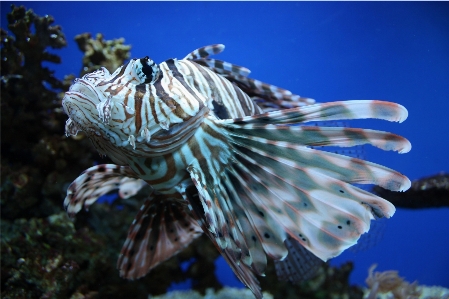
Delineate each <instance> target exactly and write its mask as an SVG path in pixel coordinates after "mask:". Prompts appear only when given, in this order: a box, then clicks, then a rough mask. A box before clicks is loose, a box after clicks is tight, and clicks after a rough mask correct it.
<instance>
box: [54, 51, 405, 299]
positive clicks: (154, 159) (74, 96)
mask: <svg viewBox="0 0 449 299" xmlns="http://www.w3.org/2000/svg"><path fill="white" fill-rule="evenodd" d="M223 49H224V45H220V44H217V45H211V46H206V47H203V48H199V49H197V50H195V51H193V52H191V53H190V54H188V55H187V56H186V57H185V58H184V59H181V60H177V59H168V60H166V61H164V62H162V63H160V64H157V63H155V62H154V61H153V60H151V59H150V58H149V57H145V58H141V59H132V60H130V61H129V62H128V63H126V64H124V65H123V66H121V67H119V68H118V69H117V70H116V71H115V72H114V73H112V74H111V73H110V72H109V71H108V70H107V69H106V68H101V69H99V70H97V71H95V72H93V73H89V74H86V75H85V76H83V77H82V78H81V79H77V80H75V81H74V83H73V85H72V86H71V87H70V90H69V91H68V92H66V94H65V97H64V99H63V102H62V105H63V108H64V111H65V112H66V113H67V115H68V116H69V119H68V120H67V123H66V135H67V136H69V135H76V134H77V132H78V131H83V132H84V133H85V134H86V135H87V136H88V137H89V139H90V140H91V141H92V143H93V145H94V146H95V148H96V149H97V150H98V152H99V153H100V154H101V155H108V156H109V157H110V158H111V159H112V161H113V162H114V163H116V164H117V165H114V164H103V165H97V166H94V167H91V168H89V169H87V170H86V171H84V172H83V173H82V174H81V175H80V176H79V177H78V178H77V179H76V180H75V181H74V182H73V183H72V184H71V185H70V186H69V188H68V191H67V197H66V199H65V201H64V207H65V209H66V210H67V212H68V213H69V215H71V216H73V215H74V214H75V213H77V212H78V211H79V210H80V209H81V208H82V207H84V208H86V209H87V208H88V207H89V206H90V205H91V204H92V203H94V202H95V201H96V200H97V199H98V198H99V197H100V196H101V195H103V194H105V193H106V192H108V191H110V190H111V189H113V188H114V186H119V185H120V184H121V182H123V179H124V178H126V179H127V181H126V182H125V183H127V184H135V185H134V187H135V188H134V189H135V190H136V188H137V189H138V188H140V187H141V185H139V183H138V182H139V181H144V182H146V183H147V184H149V185H150V186H151V188H152V192H151V194H150V195H149V196H148V199H146V201H145V203H144V204H143V206H142V207H141V209H140V210H139V212H138V214H137V216H136V218H135V219H134V221H133V222H132V223H131V227H130V228H129V231H128V236H127V238H126V241H125V243H124V245H123V248H122V250H121V253H120V256H119V258H118V262H117V268H118V269H119V271H120V275H121V276H122V277H124V278H127V279H136V278H139V277H142V276H144V275H146V274H147V273H148V272H149V271H150V270H151V269H152V268H154V267H155V266H156V265H158V264H159V263H161V262H162V261H164V260H166V259H168V258H170V257H172V256H173V255H175V254H176V253H178V252H179V251H180V250H182V249H183V248H185V247H186V246H187V245H188V244H190V243H191V242H192V241H193V240H194V239H195V238H197V237H198V236H199V235H200V234H201V233H203V232H204V233H205V234H206V235H207V236H208V237H209V238H210V239H211V240H212V242H213V243H214V244H215V246H216V247H217V248H218V250H219V251H220V253H221V254H222V256H223V257H224V258H225V260H226V261H227V262H228V264H229V265H230V266H231V268H232V270H233V271H234V273H235V274H236V275H237V277H238V278H239V279H240V280H241V281H242V282H243V283H244V284H245V285H246V286H247V287H249V288H250V289H251V290H252V292H253V293H254V295H255V296H256V298H262V293H261V288H260V286H259V282H258V280H257V278H256V275H264V271H265V268H266V266H267V256H268V257H270V258H272V259H274V260H275V264H276V268H277V272H278V275H279V276H280V278H283V279H288V280H292V281H293V280H296V279H301V278H303V277H304V276H307V273H308V270H309V269H310V268H313V265H314V262H313V261H314V259H317V260H322V261H327V260H328V259H330V258H332V257H335V256H338V255H339V254H340V253H341V252H343V251H344V250H345V249H347V248H349V247H350V246H352V245H354V244H356V243H357V240H358V239H359V237H360V236H361V234H363V233H365V232H367V231H368V230H369V228H370V221H371V220H372V219H377V218H381V217H387V218H389V217H391V216H392V215H393V214H394V212H395V208H394V206H393V205H392V204H391V203H390V202H388V201H386V200H384V199H383V198H381V197H378V196H376V195H374V194H371V193H369V192H367V191H365V190H363V189H361V188H358V187H356V186H354V185H353V184H354V183H357V184H375V185H379V186H382V187H384V188H386V189H389V190H394V191H404V190H406V189H408V188H409V187H410V181H409V179H408V178H407V177H406V176H404V175H402V174H400V173H398V172H396V171H394V170H392V169H389V168H386V167H384V166H381V165H377V164H374V163H371V162H367V161H364V160H361V159H358V158H354V157H348V156H345V155H340V154H336V153H331V152H327V151H323V150H319V149H318V148H317V147H321V146H338V147H351V146H358V145H362V144H371V145H373V146H375V147H378V148H380V149H383V150H394V151H398V152H399V153H405V152H408V151H409V150H410V149H411V144H410V142H409V141H408V140H407V139H405V138H403V137H401V136H398V135H395V134H392V133H388V132H383V131H377V130H368V129H359V128H344V127H324V126H314V125H309V126H307V125H305V123H307V122H314V121H333V120H342V119H347V120H351V119H365V118H378V119H383V120H388V121H397V122H402V121H404V120H405V119H406V118H407V115H408V112H407V110H406V109H405V108H404V107H403V106H401V105H399V104H396V103H391V102H384V101H375V100H354V101H339V102H330V103H322V104H315V102H314V100H312V99H309V98H304V97H300V96H298V95H295V94H292V93H291V92H290V91H288V90H285V89H282V88H279V87H276V86H273V85H270V84H267V83H263V82H261V81H258V80H255V79H251V78H249V77H248V75H249V70H248V69H246V68H244V67H241V66H238V65H234V64H231V63H228V62H224V61H220V60H215V59H211V58H209V56H210V55H212V54H218V53H220V52H222V51H223ZM131 189H132V188H131ZM311 261H312V262H311ZM310 265H312V266H310Z"/></svg>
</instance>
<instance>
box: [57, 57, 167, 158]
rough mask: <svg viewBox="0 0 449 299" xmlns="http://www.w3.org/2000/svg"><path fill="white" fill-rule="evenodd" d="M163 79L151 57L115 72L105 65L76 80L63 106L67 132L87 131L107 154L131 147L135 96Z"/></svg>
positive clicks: (135, 60) (73, 133) (67, 93)
mask: <svg viewBox="0 0 449 299" xmlns="http://www.w3.org/2000/svg"><path fill="white" fill-rule="evenodd" d="M158 78H159V66H158V65H157V64H156V63H155V62H154V61H153V60H151V59H150V58H148V57H144V58H141V59H132V60H130V61H129V62H128V63H126V64H124V65H122V66H120V67H119V68H118V69H117V70H116V71H115V72H113V73H112V74H111V73H110V72H109V71H108V70H107V69H106V68H104V67H102V68H100V69H99V70H97V71H94V72H92V73H88V74H86V75H84V76H83V77H82V78H80V79H76V80H75V81H74V83H73V84H72V85H71V86H70V89H69V91H67V92H66V93H65V96H64V98H63V100H62V106H63V109H64V111H65V113H66V114H67V115H68V116H69V119H68V120H67V122H66V127H65V129H66V135H67V136H70V135H76V134H77V133H78V131H83V132H84V133H85V134H86V135H87V136H88V137H89V139H90V140H91V141H92V142H93V144H94V146H95V147H96V148H97V150H98V151H99V152H100V154H103V155H110V149H111V148H113V147H116V148H120V147H124V146H128V145H129V144H130V143H129V136H130V135H132V134H133V133H134V132H133V129H135V128H133V124H134V117H135V111H134V109H133V107H134V104H133V103H134V98H136V97H138V93H139V92H140V91H139V86H140V90H141V89H142V88H146V87H145V85H149V84H153V83H154V82H155V81H156V80H157V79H158Z"/></svg>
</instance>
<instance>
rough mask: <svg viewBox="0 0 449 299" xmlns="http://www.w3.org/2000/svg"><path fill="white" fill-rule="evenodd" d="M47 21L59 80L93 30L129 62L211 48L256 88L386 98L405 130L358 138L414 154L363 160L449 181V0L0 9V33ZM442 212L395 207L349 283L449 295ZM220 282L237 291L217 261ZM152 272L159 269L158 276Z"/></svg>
mask: <svg viewBox="0 0 449 299" xmlns="http://www.w3.org/2000/svg"><path fill="white" fill-rule="evenodd" d="M11 3H15V4H16V5H19V4H24V5H25V6H26V7H27V8H32V9H33V10H34V11H35V12H36V13H37V14H40V15H45V14H50V15H52V16H53V17H54V18H55V20H56V22H55V24H59V25H62V28H63V31H64V33H65V34H66V38H67V40H68V47H66V48H64V49H62V50H54V51H52V52H53V53H55V54H57V55H59V56H61V58H62V61H63V63H62V64H61V65H54V64H48V66H49V67H50V68H51V69H54V70H56V76H57V77H58V78H60V79H62V78H63V76H64V75H65V74H69V73H73V74H77V75H78V74H79V71H80V64H81V57H82V53H81V52H80V51H79V50H78V48H77V46H76V43H75V42H74V40H73V37H74V36H75V35H77V34H79V33H83V32H91V33H92V34H93V35H95V34H96V33H98V32H101V33H103V34H104V38H105V39H113V38H119V37H124V38H125V39H126V44H131V45H132V50H131V53H132V57H136V58H137V57H143V56H146V55H148V56H150V57H151V58H152V59H153V60H155V61H157V62H161V61H163V60H165V59H168V58H183V57H184V56H185V55H186V54H187V53H189V52H190V51H192V50H194V49H196V48H198V47H201V46H204V45H208V44H213V43H223V44H225V45H226V50H225V52H224V53H222V54H220V55H219V56H218V58H219V59H223V60H226V61H230V62H233V63H236V64H239V65H243V66H246V67H248V68H249V69H250V70H251V71H252V74H251V76H252V77H253V78H257V79H259V80H262V81H265V82H269V83H272V84H275V85H278V86H281V87H284V88H287V89H289V90H291V91H293V92H294V93H297V94H300V95H302V96H308V97H312V98H315V99H316V100H317V101H319V102H326V101H335V100H347V99H382V100H389V101H394V102H398V103H401V104H402V105H404V106H405V107H406V108H407V109H408V111H409V118H408V119H407V120H406V121H405V122H404V123H402V124H397V123H388V122H384V121H376V120H366V121H360V122H357V125H360V126H362V127H365V128H373V129H380V130H386V131H393V132H395V133H397V134H400V135H402V136H405V137H407V138H409V140H410V141H411V143H412V145H413V148H412V150H411V152H410V153H408V154H404V155H398V154H397V153H393V152H382V151H381V150H378V149H375V148H372V147H367V148H366V157H367V158H368V159H369V160H371V161H373V162H377V163H380V164H383V165H386V166H388V167H391V168H393V169H396V170H398V171H400V172H402V173H404V174H406V175H407V176H408V177H409V178H410V179H411V180H414V179H418V178H422V177H424V176H430V175H434V174H436V173H438V172H440V171H445V172H449V140H448V138H449V133H448V132H449V3H448V2H276V3H275V2H1V18H2V19H1V26H2V28H6V20H5V15H6V13H7V12H9V11H10V8H9V6H10V4H11ZM448 219H449V209H448V208H442V209H427V210H417V211H410V210H404V209H398V210H397V212H396V214H395V215H394V217H393V218H392V219H390V220H388V224H387V227H386V230H385V232H384V235H383V239H382V240H381V241H380V242H379V243H378V244H377V245H376V246H375V247H373V248H371V249H369V250H367V251H361V252H356V253H354V252H351V251H347V252H345V253H344V254H342V255H341V256H340V257H338V258H336V259H334V260H333V261H332V264H335V265H338V264H341V263H343V262H344V261H347V260H352V261H354V264H355V269H354V271H353V273H352V275H351V282H353V283H357V284H364V280H365V278H366V276H367V270H368V268H369V266H371V264H373V263H377V264H378V265H379V266H378V269H377V270H389V269H393V270H398V271H399V274H400V275H401V276H403V277H405V278H406V279H407V280H408V281H414V280H418V281H419V282H420V283H421V284H427V285H441V286H445V287H449V270H448V269H449V221H448ZM219 265H220V266H219V271H218V272H219V273H220V280H221V281H225V283H226V284H231V285H238V286H241V284H240V283H239V282H237V280H236V279H235V278H234V276H233V274H232V272H231V270H230V269H229V267H228V266H227V265H224V264H223V262H220V263H219ZM154 271H157V269H155V270H154Z"/></svg>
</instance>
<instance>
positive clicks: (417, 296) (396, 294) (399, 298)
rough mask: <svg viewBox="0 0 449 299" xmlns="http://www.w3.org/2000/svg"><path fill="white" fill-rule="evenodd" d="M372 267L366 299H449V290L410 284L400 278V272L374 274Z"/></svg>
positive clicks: (367, 281) (416, 283)
mask: <svg viewBox="0 0 449 299" xmlns="http://www.w3.org/2000/svg"><path fill="white" fill-rule="evenodd" d="M376 267H377V265H376V264H374V265H372V266H371V267H370V268H369V270H368V278H367V279H366V284H367V285H368V290H366V291H365V297H364V298H365V299H434V298H435V299H436V298H440V299H443V298H444V299H448V298H449V289H445V288H441V287H427V286H420V285H418V282H417V281H415V282H413V283H409V282H407V281H405V280H404V279H403V278H402V277H400V276H399V274H398V271H393V270H389V271H384V272H374V269H375V268H376Z"/></svg>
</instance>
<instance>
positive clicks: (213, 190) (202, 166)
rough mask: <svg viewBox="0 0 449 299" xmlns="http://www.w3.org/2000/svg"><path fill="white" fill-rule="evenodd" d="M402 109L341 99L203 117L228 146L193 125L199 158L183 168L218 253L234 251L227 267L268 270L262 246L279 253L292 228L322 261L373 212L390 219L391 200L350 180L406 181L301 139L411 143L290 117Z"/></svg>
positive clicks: (382, 114) (364, 227) (394, 146)
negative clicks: (236, 116)
mask: <svg viewBox="0 0 449 299" xmlns="http://www.w3.org/2000/svg"><path fill="white" fill-rule="evenodd" d="M406 117H407V110H405V108H404V107H402V106H400V105H397V104H394V103H388V102H381V101H347V102H333V103H326V104H317V105H311V106H306V107H299V108H293V109H289V110H283V111H275V112H269V113H265V114H260V115H254V116H247V117H244V118H240V119H233V120H218V121H217V120H215V121H213V122H211V123H208V122H207V121H206V122H205V125H207V126H209V127H210V129H212V130H214V131H215V132H217V131H218V132H219V133H220V134H221V135H222V137H223V136H225V137H226V138H225V139H226V142H227V147H228V148H224V147H223V146H222V144H220V142H223V138H219V140H220V142H218V143H217V142H215V143H214V141H211V136H213V134H212V135H211V133H204V134H202V135H201V134H197V135H196V139H197V141H198V142H199V143H203V144H206V146H202V147H201V150H203V149H204V151H205V152H204V153H203V155H202V156H203V157H204V158H200V159H197V160H195V161H194V162H193V163H192V164H191V165H190V167H189V168H188V171H189V172H190V175H191V177H192V180H193V181H194V183H195V185H196V187H197V189H198V193H199V198H200V201H201V205H202V209H203V214H202V216H203V217H202V218H203V221H204V224H205V227H206V228H207V229H208V231H209V232H210V234H209V235H210V236H211V238H212V239H213V241H214V242H215V243H216V244H217V246H218V247H219V248H220V249H221V251H222V253H223V254H224V255H227V256H232V259H229V258H228V261H229V260H231V261H232V262H233V263H235V264H236V265H234V266H233V268H235V267H238V265H239V263H240V262H241V263H243V264H244V265H246V266H248V267H250V269H251V270H252V271H254V272H255V273H258V274H262V273H263V271H264V269H265V266H266V257H265V254H266V255H268V256H270V257H271V258H273V259H275V260H283V259H285V258H286V256H287V254H288V249H287V247H286V245H285V244H284V241H286V240H287V238H288V237H289V236H290V237H291V238H292V239H293V240H295V241H297V242H299V243H300V244H301V246H303V247H305V248H306V249H308V250H309V251H310V252H312V253H313V254H314V255H315V256H317V257H319V258H320V259H322V260H324V261H326V260H328V259H330V258H332V257H335V256H337V255H339V254H340V253H341V252H342V251H344V250H345V249H347V248H348V247H350V246H352V245H354V244H356V243H357V240H358V239H359V237H360V235H361V234H363V233H365V232H367V231H368V230H369V227H370V221H371V219H375V218H379V217H387V218H388V217H390V216H392V215H393V214H394V211H395V208H394V206H393V205H392V204H391V203H389V202H388V201H386V200H384V199H382V198H380V197H378V196H376V195H374V194H371V193H369V192H367V191H364V190H362V189H360V188H357V187H355V186H353V185H351V183H369V184H377V185H380V186H383V187H384V188H388V189H390V190H401V191H402V190H406V189H408V188H409V187H410V181H409V180H408V178H407V177H405V176H404V175H402V174H400V173H398V172H396V171H394V170H391V169H389V168H386V167H383V166H380V165H377V164H374V163H370V162H367V161H363V160H360V159H356V158H350V157H346V156H342V155H338V154H332V153H328V152H324V151H320V150H316V149H311V148H308V147H307V146H317V145H329V146H353V145H358V144H366V143H369V144H373V145H374V146H377V147H379V148H381V149H384V150H395V151H398V152H400V153H404V152H407V151H409V150H410V148H411V145H410V143H409V142H408V140H406V139H405V138H402V137H400V136H397V135H394V134H391V133H387V132H380V131H373V130H364V129H348V128H319V127H300V126H288V124H298V123H303V122H307V121H323V120H338V119H360V118H380V119H385V120H390V121H403V120H405V118H406ZM210 129H209V130H210ZM205 132H206V131H205ZM214 134H215V136H214V137H216V136H217V135H216V133H214ZM217 144H220V146H218V145H217ZM214 147H215V148H214ZM208 150H210V153H211V155H207V153H206V152H207V151H208ZM206 156H207V158H205V157H206ZM248 269H249V268H248ZM247 271H250V270H247ZM236 274H237V275H238V273H236ZM238 276H239V275H238ZM239 277H240V278H241V280H242V281H244V277H242V275H240V276H239Z"/></svg>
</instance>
